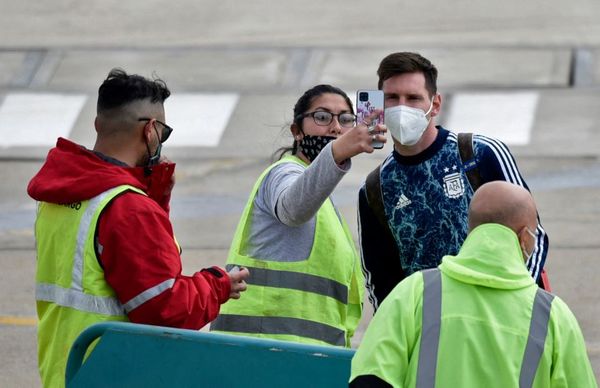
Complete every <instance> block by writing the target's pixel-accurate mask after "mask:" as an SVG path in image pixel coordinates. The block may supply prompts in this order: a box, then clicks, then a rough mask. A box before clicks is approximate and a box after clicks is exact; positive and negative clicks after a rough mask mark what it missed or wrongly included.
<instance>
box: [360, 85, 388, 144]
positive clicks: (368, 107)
mask: <svg viewBox="0 0 600 388" xmlns="http://www.w3.org/2000/svg"><path fill="white" fill-rule="evenodd" d="M375 109H380V110H381V114H380V115H379V116H378V117H377V118H376V119H375V120H373V121H371V126H372V127H375V125H377V124H383V90H359V91H357V92H356V122H357V123H358V124H360V123H362V122H363V120H367V121H368V117H369V116H370V115H371V114H373V111H374V110H375ZM373 133H378V132H373ZM373 148H377V149H381V148H383V143H382V142H379V141H376V142H373Z"/></svg>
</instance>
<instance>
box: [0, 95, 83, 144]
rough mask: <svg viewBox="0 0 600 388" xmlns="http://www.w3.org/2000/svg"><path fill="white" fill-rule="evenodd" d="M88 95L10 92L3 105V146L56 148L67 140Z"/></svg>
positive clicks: (0, 125) (0, 136)
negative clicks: (61, 139)
mask: <svg viewBox="0 0 600 388" xmlns="http://www.w3.org/2000/svg"><path fill="white" fill-rule="evenodd" d="M86 100H87V96H85V95H79V94H76V95H73V94H54V93H35V94H34V93H11V94H8V95H6V98H5V99H4V102H3V103H2V105H1V106H0V147H11V146H53V145H54V144H55V143H56V139H57V138H58V137H59V136H62V137H68V136H69V133H70V132H71V129H72V128H73V125H74V124H75V120H77V117H79V113H80V112H81V109H82V108H83V105H84V104H85V101H86Z"/></svg>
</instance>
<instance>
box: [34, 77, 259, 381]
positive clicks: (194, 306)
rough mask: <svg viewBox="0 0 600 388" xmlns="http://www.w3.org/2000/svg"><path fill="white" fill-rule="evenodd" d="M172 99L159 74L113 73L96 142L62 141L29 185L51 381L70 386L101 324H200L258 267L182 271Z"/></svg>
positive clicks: (46, 371)
mask: <svg viewBox="0 0 600 388" xmlns="http://www.w3.org/2000/svg"><path fill="white" fill-rule="evenodd" d="M169 95H170V91H169V89H168V88H167V86H166V84H165V83H164V82H163V81H161V80H159V79H153V80H150V79H146V78H144V77H142V76H139V75H136V74H127V73H125V71H123V70H121V69H113V70H112V71H111V72H110V73H109V74H108V77H107V78H106V80H104V82H103V83H102V85H101V86H100V88H99V90H98V103H97V116H96V119H95V122H94V123H95V127H96V133H97V136H96V143H95V145H94V148H93V149H91V150H90V149H87V148H85V147H83V146H81V145H79V144H76V143H73V142H72V141H69V140H67V139H63V138H59V139H58V141H57V144H56V147H55V148H53V149H52V150H50V152H49V153H48V157H47V159H46V161H45V163H44V165H43V166H42V168H41V169H40V171H39V172H38V173H37V174H36V175H35V176H34V177H33V179H32V180H31V181H30V183H29V186H28V188H27V191H28V193H29V195H30V196H31V197H32V198H33V199H35V200H36V201H38V208H37V218H36V222H35V237H36V248H37V269H36V289H35V296H36V305H37V313H38V318H39V324H38V357H39V369H40V376H41V379H42V384H43V385H44V387H64V386H65V369H66V363H67V356H68V354H69V349H70V348H71V345H72V344H73V342H74V341H75V339H76V338H77V336H78V335H79V334H80V333H81V332H82V331H83V330H84V329H86V328H87V327H88V326H90V325H92V324H94V323H98V322H103V321H131V322H135V323H144V324H150V325H160V326H170V327H177V328H186V329H200V328H201V327H203V326H205V325H206V324H207V323H208V322H210V321H211V320H213V319H214V318H215V317H216V316H217V314H218V312H219V308H220V305H221V304H222V303H225V302H226V301H227V300H228V299H229V298H239V297H240V292H242V291H243V290H244V289H245V287H246V286H245V283H244V279H245V278H246V277H247V276H248V272H247V271H240V272H239V273H236V274H231V275H228V274H227V272H226V271H225V270H224V269H223V268H219V267H211V268H206V269H203V270H201V271H198V272H196V273H194V274H193V275H191V276H186V275H183V274H182V265H181V256H180V253H181V250H180V248H179V245H178V243H177V241H176V240H175V237H174V234H173V227H172V225H171V221H170V220H169V203H170V197H171V189H172V188H173V184H174V172H175V164H174V163H171V162H169V161H168V160H166V159H165V158H162V157H161V149H162V144H163V143H164V142H165V141H166V140H167V138H169V136H170V135H171V132H172V131H173V129H172V128H171V127H170V126H168V125H167V124H166V119H165V110H164V106H163V102H164V101H165V100H166V99H167V98H168V97H169ZM107 373H110V371H108V372H107Z"/></svg>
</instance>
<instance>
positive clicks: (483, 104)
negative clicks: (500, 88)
mask: <svg viewBox="0 0 600 388" xmlns="http://www.w3.org/2000/svg"><path fill="white" fill-rule="evenodd" d="M538 101H539V93H537V92H505V93H456V94H454V95H453V96H452V103H451V107H450V111H449V115H448V118H447V120H445V123H443V125H444V127H446V128H448V129H449V130H451V131H454V132H474V133H478V134H482V135H486V136H490V137H494V138H496V139H499V140H501V141H503V142H504V143H506V144H509V145H527V144H529V141H530V139H531V128H532V126H533V122H534V119H535V112H536V108H537V104H538Z"/></svg>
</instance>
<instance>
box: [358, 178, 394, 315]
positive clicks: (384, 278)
mask: <svg viewBox="0 0 600 388" xmlns="http://www.w3.org/2000/svg"><path fill="white" fill-rule="evenodd" d="M358 235H359V239H360V250H361V259H362V268H363V273H364V275H365V279H366V282H367V290H368V291H369V301H370V302H371V304H372V305H373V308H374V309H375V310H377V308H378V307H379V305H380V304H381V302H382V301H383V299H385V297H386V296H387V295H388V294H389V293H390V292H391V291H392V289H394V287H395V286H396V284H398V283H399V282H400V281H401V280H402V279H403V278H404V273H403V271H402V267H401V265H400V258H399V257H398V247H397V245H396V241H395V240H394V238H393V237H392V236H391V235H390V234H389V233H386V232H385V230H384V229H383V227H382V226H381V224H380V223H379V221H378V220H377V217H376V216H375V214H374V213H373V210H372V209H371V208H370V207H369V204H368V201H367V195H366V191H365V186H363V187H362V188H361V189H360V191H359V193H358Z"/></svg>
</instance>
